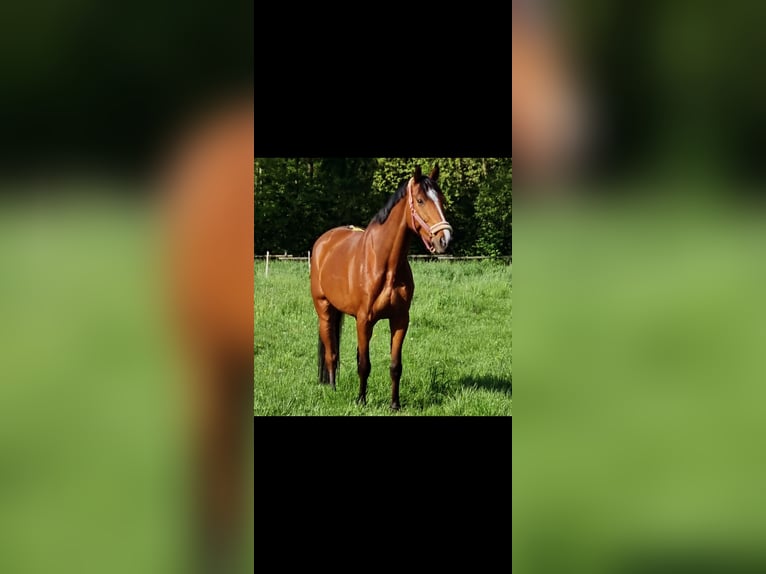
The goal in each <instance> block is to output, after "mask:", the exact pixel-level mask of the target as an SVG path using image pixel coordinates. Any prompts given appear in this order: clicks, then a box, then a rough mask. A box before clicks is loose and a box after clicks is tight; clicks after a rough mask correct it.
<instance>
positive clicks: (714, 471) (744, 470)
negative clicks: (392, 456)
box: [512, 0, 766, 573]
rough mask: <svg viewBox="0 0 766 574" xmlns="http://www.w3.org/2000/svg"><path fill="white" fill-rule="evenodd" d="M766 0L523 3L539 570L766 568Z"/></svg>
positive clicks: (524, 381)
mask: <svg viewBox="0 0 766 574" xmlns="http://www.w3.org/2000/svg"><path fill="white" fill-rule="evenodd" d="M763 16H764V8H763V7H762V6H761V5H759V4H758V3H753V2H734V3H729V4H726V5H721V4H713V3H708V2H702V3H699V2H683V1H682V2H642V3H640V4H627V3H614V2H603V1H600V0H573V1H570V2H542V1H535V0H527V1H514V2H513V24H512V30H513V38H512V50H513V53H512V60H513V134H512V135H513V152H514V159H515V167H516V174H515V175H516V179H517V181H516V184H517V185H516V194H517V198H516V199H517V201H516V212H517V213H516V215H517V218H516V235H515V240H516V241H515V243H516V245H515V247H516V258H515V261H516V263H517V267H518V276H517V282H516V283H517V285H515V287H516V295H517V298H518V299H519V303H520V304H517V308H518V309H519V310H520V311H519V313H518V317H516V319H517V320H516V322H515V325H514V327H515V333H514V334H515V335H516V337H515V340H516V348H515V351H516V355H517V357H516V361H515V366H516V368H517V375H518V377H519V378H518V380H519V381H521V382H520V383H519V385H517V393H516V396H515V398H516V399H517V415H516V417H515V419H516V420H515V424H514V434H513V449H512V461H513V469H514V473H513V487H512V497H513V525H512V530H513V566H514V569H515V570H518V571H519V572H561V571H566V572H589V573H595V572H610V573H611V572H616V573H623V572H629V573H639V572H653V573H656V572H755V571H762V570H764V568H765V567H766V552H764V550H763V549H764V547H765V546H764V539H763V534H762V530H761V528H760V524H761V520H762V519H761V517H762V516H763V515H764V511H766V501H765V500H764V497H763V496H762V493H761V488H760V486H759V485H760V484H761V483H763V481H764V479H766V464H765V463H764V461H763V460H762V457H761V456H760V455H759V451H760V437H761V436H764V432H765V431H766V424H765V423H764V420H766V419H764V417H763V406H762V405H763V401H764V399H765V398H766V397H765V396H764V385H763V383H762V381H764V380H766V369H764V363H763V350H762V347H763V341H764V335H765V334H766V333H764V325H766V304H764V300H763V296H762V293H763V285H764V279H766V266H765V265H764V259H763V254H764V247H766V213H765V212H764V205H763V198H764V197H765V196H764V193H763V192H764V190H766V187H764V184H765V183H766V180H765V179H764V175H765V174H764V163H763V160H762V158H763V145H762V144H763V142H764V136H766V122H765V120H766V116H765V115H764V112H765V111H766V109H765V106H766V99H765V98H764V88H765V87H766V85H765V80H764V75H763V73H762V72H761V70H760V68H761V66H760V63H759V62H760V54H761V53H762V52H763V49H764V35H763V33H762V31H761V30H760V26H761V23H762V22H763ZM519 213H520V214H521V215H520V217H519ZM519 373H520V374H519Z"/></svg>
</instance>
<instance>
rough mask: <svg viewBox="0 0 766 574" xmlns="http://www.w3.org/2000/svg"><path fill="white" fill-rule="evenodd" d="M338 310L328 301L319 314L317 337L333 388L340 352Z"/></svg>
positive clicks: (328, 382) (329, 381)
mask: <svg viewBox="0 0 766 574" xmlns="http://www.w3.org/2000/svg"><path fill="white" fill-rule="evenodd" d="M339 331H340V311H338V310H337V309H335V308H334V307H333V306H332V305H330V304H329V303H327V304H326V308H325V309H323V312H322V313H321V314H320V316H319V339H320V340H321V341H322V346H323V347H324V368H325V369H327V373H328V375H329V380H328V381H327V384H329V385H330V386H331V387H332V388H333V390H335V379H336V374H337V371H338V357H339V354H340V349H339V346H340V345H339V343H340V332H339Z"/></svg>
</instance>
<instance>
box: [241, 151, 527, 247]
mask: <svg viewBox="0 0 766 574" xmlns="http://www.w3.org/2000/svg"><path fill="white" fill-rule="evenodd" d="M437 162H438V164H439V170H440V174H441V175H440V178H439V182H440V185H441V188H442V191H443V192H444V195H445V197H446V200H447V201H446V205H445V209H446V215H447V219H448V220H449V222H450V223H451V224H452V226H453V228H454V231H455V234H454V240H453V244H452V249H451V251H452V253H454V254H456V255H510V254H511V197H512V192H511V187H512V186H511V179H512V166H511V159H510V158H256V160H255V182H254V183H255V185H254V187H255V198H254V204H255V233H254V238H255V253H257V254H263V253H265V252H266V251H267V250H268V251H271V252H282V251H286V252H288V253H292V254H294V255H300V254H305V252H306V251H308V250H309V249H311V246H312V245H313V243H314V241H315V240H316V238H317V237H319V235H321V234H322V233H323V232H324V231H326V230H327V229H330V228H332V227H336V226H339V225H349V224H353V225H358V226H361V227H366V226H367V224H368V223H369V221H370V220H371V219H372V217H373V216H374V215H375V213H376V212H377V211H378V210H379V209H380V208H381V207H382V206H383V204H384V203H385V202H386V199H387V198H388V197H389V196H390V195H391V194H393V193H394V192H395V191H396V189H397V188H398V186H399V184H400V183H401V182H402V181H403V180H405V179H406V178H408V177H409V176H410V175H411V174H412V170H413V169H414V166H415V165H416V164H420V165H421V166H422V168H423V171H424V172H429V171H430V169H431V167H432V166H433V165H434V164H435V163H437ZM413 252H419V253H420V252H424V249H423V247H422V245H420V243H419V242H413Z"/></svg>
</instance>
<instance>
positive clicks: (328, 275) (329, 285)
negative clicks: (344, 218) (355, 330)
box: [311, 227, 364, 314]
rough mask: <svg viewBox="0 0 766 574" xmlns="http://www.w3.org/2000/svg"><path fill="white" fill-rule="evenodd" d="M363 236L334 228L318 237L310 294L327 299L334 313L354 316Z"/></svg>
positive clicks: (349, 230)
mask: <svg viewBox="0 0 766 574" xmlns="http://www.w3.org/2000/svg"><path fill="white" fill-rule="evenodd" d="M363 235H364V234H363V233H360V232H359V231H358V230H356V229H353V228H349V227H335V228H333V229H330V230H328V231H326V232H325V233H323V234H322V235H320V236H319V238H318V239H317V240H316V241H315V242H314V248H313V251H312V253H311V294H312V296H313V297H314V299H315V300H317V299H327V300H328V301H330V303H331V304H332V305H333V306H334V307H335V308H337V309H340V310H342V311H343V312H345V313H349V314H353V313H354V306H355V304H356V297H355V295H354V294H353V293H352V286H353V285H354V284H355V283H356V281H355V270H356V269H357V268H358V265H357V258H358V256H359V253H360V249H359V248H360V247H361V245H362V237H363Z"/></svg>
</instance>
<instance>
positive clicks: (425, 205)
mask: <svg viewBox="0 0 766 574" xmlns="http://www.w3.org/2000/svg"><path fill="white" fill-rule="evenodd" d="M438 179H439V166H438V165H437V166H434V168H433V170H432V171H431V175H429V176H428V177H425V176H424V175H423V173H422V172H421V171H420V166H417V167H416V168H415V172H414V173H413V174H412V179H411V180H410V181H409V183H408V184H407V188H408V189H407V201H408V202H409V205H410V213H411V215H412V216H411V217H410V226H411V229H412V230H413V231H414V232H415V233H417V234H418V235H420V238H421V239H422V240H423V244H424V245H425V246H426V249H428V250H429V251H430V252H431V253H444V252H445V251H446V250H447V247H448V246H449V242H450V239H451V238H452V226H451V225H450V224H449V223H447V220H446V218H445V217H444V194H443V193H442V191H441V189H439V185H438V184H437V183H436V182H437V180H438Z"/></svg>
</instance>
